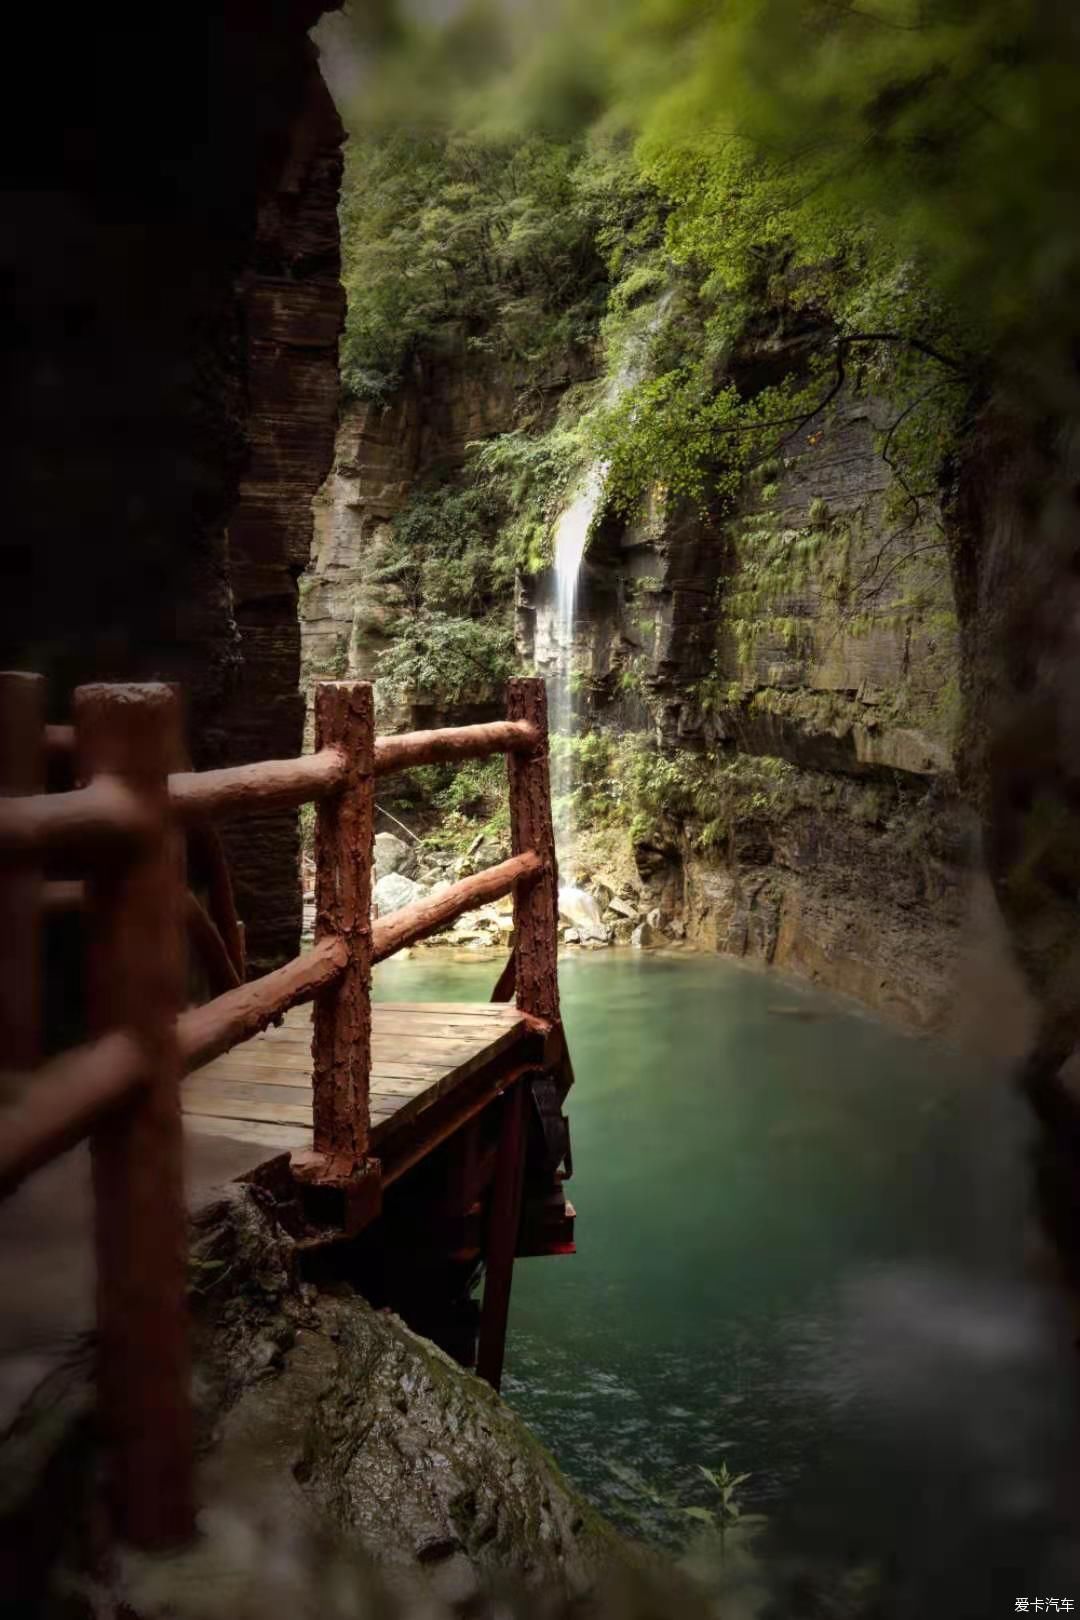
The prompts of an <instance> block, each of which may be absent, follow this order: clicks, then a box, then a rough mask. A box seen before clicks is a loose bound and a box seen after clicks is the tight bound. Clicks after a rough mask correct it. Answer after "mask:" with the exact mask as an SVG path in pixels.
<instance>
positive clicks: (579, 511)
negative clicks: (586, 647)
mask: <svg viewBox="0 0 1080 1620" xmlns="http://www.w3.org/2000/svg"><path fill="white" fill-rule="evenodd" d="M606 472H607V467H606V465H605V464H604V463H603V462H597V463H595V464H594V465H593V466H592V467H590V468H589V470H588V472H587V473H586V475H585V479H584V482H583V483H582V484H581V486H580V488H579V489H578V492H577V494H576V495H575V496H574V498H573V500H572V501H571V502H570V504H569V505H568V506H567V507H565V508H564V509H563V511H562V513H561V514H560V516H559V520H558V522H557V523H556V525H555V536H554V551H555V622H554V626H553V640H554V643H555V653H556V657H557V660H558V662H557V667H556V674H555V678H554V681H553V682H552V686H553V690H552V705H551V711H552V712H551V729H552V730H553V731H554V733H555V735H556V736H557V737H563V738H569V737H571V736H573V733H574V692H573V667H574V621H575V616H576V612H577V596H578V580H579V579H580V577H581V564H582V560H583V558H584V556H585V544H586V541H587V540H588V538H589V529H590V528H591V526H592V521H593V518H594V517H595V516H596V512H597V508H598V507H599V505H600V501H601V499H602V497H603V493H604V476H605V474H606ZM570 787H571V770H570V756H569V754H568V753H565V752H562V751H561V750H560V752H559V753H558V754H557V755H556V757H555V760H554V769H553V773H552V788H553V789H554V793H555V797H556V798H557V799H564V800H565V797H566V795H567V794H568V793H569V792H570ZM564 810H565V806H564Z"/></svg>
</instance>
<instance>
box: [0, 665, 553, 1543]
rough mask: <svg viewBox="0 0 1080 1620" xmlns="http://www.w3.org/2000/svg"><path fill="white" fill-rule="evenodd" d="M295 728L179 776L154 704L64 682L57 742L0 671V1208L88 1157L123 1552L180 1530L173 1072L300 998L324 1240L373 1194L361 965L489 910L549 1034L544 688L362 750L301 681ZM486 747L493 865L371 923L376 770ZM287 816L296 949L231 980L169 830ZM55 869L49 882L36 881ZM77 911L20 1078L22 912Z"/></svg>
mask: <svg viewBox="0 0 1080 1620" xmlns="http://www.w3.org/2000/svg"><path fill="white" fill-rule="evenodd" d="M315 718H316V751H315V752H314V753H313V754H311V755H309V756H307V757H306V758H301V759H293V760H273V761H265V762H263V763H262V764H256V765H245V766H240V767H236V768H233V769H228V770H217V771H203V772H196V771H190V770H183V769H177V765H178V764H179V763H182V762H183V760H184V758H185V754H184V749H183V739H182V735H181V725H180V710H179V699H178V695H177V693H176V692H175V691H174V690H173V689H172V688H171V687H168V686H163V685H133V686H100V685H99V686H85V687H81V688H80V689H79V690H78V691H77V692H76V693H75V699H74V726H73V727H72V728H69V727H65V726H48V727H47V726H45V725H44V723H43V719H44V683H43V682H42V680H41V678H40V677H37V676H33V675H24V674H3V675H0V792H2V793H3V794H4V795H5V797H3V798H2V799H0V940H2V941H3V950H4V952H5V956H4V960H3V963H2V968H3V971H2V972H0V1032H2V1038H3V1051H4V1059H3V1066H4V1068H5V1069H6V1070H7V1071H8V1073H7V1077H6V1078H7V1092H8V1096H9V1098H10V1099H12V1100H9V1101H8V1103H7V1105H6V1106H5V1107H3V1108H2V1109H0V1195H6V1194H8V1193H10V1192H11V1191H12V1190H13V1189H14V1188H16V1187H17V1186H18V1185H19V1184H20V1182H21V1181H22V1180H23V1179H25V1177H26V1176H28V1175H29V1174H31V1173H32V1172H33V1171H35V1170H37V1169H39V1168H40V1167H41V1166H43V1165H45V1164H46V1163H48V1162H49V1161H50V1160H51V1159H53V1158H55V1157H56V1156H57V1155H58V1154H59V1153H62V1152H63V1151H64V1150H65V1149H67V1148H69V1147H71V1146H72V1145H74V1144H75V1143H77V1142H79V1141H81V1140H84V1139H87V1138H88V1139H89V1141H90V1146H91V1154H92V1160H93V1185H94V1202H95V1226H96V1237H95V1242H96V1260H97V1271H98V1360H99V1405H100V1410H101V1415H102V1419H103V1423H104V1428H105V1432H106V1434H107V1436H108V1438H109V1442H110V1451H111V1482H112V1497H113V1501H114V1506H115V1513H116V1523H117V1529H118V1532H119V1534H120V1535H121V1536H123V1537H124V1538H125V1539H127V1540H129V1541H131V1542H133V1543H135V1544H136V1545H141V1546H146V1547H158V1546H164V1545H168V1544H170V1543H174V1542H177V1541H180V1540H183V1539H184V1538H185V1537H186V1536H187V1535H189V1534H190V1532H191V1528H192V1522H193V1501H192V1420H191V1410H190V1366H189V1350H188V1330H187V1314H186V1213H185V1206H184V1198H183V1185H182V1148H183V1142H182V1124H181V1113H180V1081H181V1078H182V1076H183V1074H185V1073H187V1072H190V1071H191V1070H192V1069H195V1068H198V1067H199V1066H200V1065H201V1064H204V1063H206V1062H208V1061H210V1059H212V1058H214V1057H216V1056H218V1055H219V1054H221V1053H223V1052H226V1051H228V1050H229V1049H230V1048H231V1047H233V1046H236V1045H237V1044H238V1043H240V1042H242V1041H245V1040H248V1039H249V1038H250V1037H251V1036H253V1035H255V1034H257V1033H258V1032H259V1031H260V1030H263V1029H265V1028H266V1027H267V1025H269V1024H270V1023H272V1022H274V1021H275V1020H278V1019H280V1018H281V1017H282V1016H283V1015H284V1013H286V1012H287V1011H288V1010H289V1008H291V1007H294V1006H296V1005H298V1004H299V1003H302V1002H305V1001H313V1002H314V1037H313V1045H312V1050H313V1128H314V1129H313V1149H312V1151H311V1152H310V1153H307V1154H302V1155H300V1154H297V1155H294V1156H293V1168H294V1173H295V1174H296V1176H297V1178H298V1180H299V1181H300V1182H301V1183H304V1184H312V1183H313V1184H315V1185H317V1186H319V1187H321V1188H326V1187H331V1188H336V1189H339V1190H340V1191H341V1192H342V1193H343V1194H344V1198H343V1208H344V1211H345V1222H344V1224H345V1229H346V1231H355V1230H358V1229H359V1228H360V1227H361V1226H362V1225H363V1224H364V1223H365V1221H366V1220H367V1219H370V1218H371V1216H372V1215H373V1214H375V1213H377V1211H378V1208H379V1202H380V1197H381V1181H380V1167H379V1165H378V1162H377V1161H376V1160H375V1159H373V1158H372V1157H371V1155H370V1153H369V1146H370V1118H369V1107H368V1089H369V1074H370V1062H371V969H372V965H373V964H374V963H375V962H379V961H382V960H383V959H384V958H385V957H387V956H390V955H391V954H392V953H393V952H394V951H397V950H400V949H401V948H402V947H403V946H406V945H409V944H412V943H414V942H415V941H417V940H420V939H423V938H424V937H426V936H427V935H429V934H431V933H432V932H434V931H436V930H437V929H439V928H441V927H444V926H446V925H447V924H448V923H450V922H452V921H453V920H454V919H455V918H456V917H459V916H461V915H462V914H463V913H464V912H466V911H468V910H470V909H472V908H473V907H475V906H478V905H481V904H485V903H487V902H490V901H492V900H495V899H498V898H500V897H502V896H505V895H507V894H511V893H512V894H513V896H514V911H515V940H516V944H515V953H514V964H515V977H516V992H517V1001H518V1005H519V1007H520V1008H521V1010H522V1012H523V1013H524V1014H526V1015H527V1016H528V1017H529V1018H530V1019H531V1020H533V1021H535V1023H536V1026H537V1028H538V1029H540V1030H543V1031H547V1032H550V1033H553V1034H557V1031H558V1018H559V1004H558V985H557V977H556V949H557V902H556V882H557V874H556V869H555V855H554V840H553V836H552V827H551V807H550V790H549V780H548V753H547V712H546V698H545V692H544V685H543V682H542V681H539V680H526V679H522V680H514V681H511V682H510V683H509V687H508V714H507V719H506V720H505V721H500V722H497V723H495V724H492V725H485V726H462V727H453V728H449V729H446V730H439V731H428V732H415V733H409V734H407V735H404V736H398V737H381V738H377V737H376V736H375V723H374V703H373V696H372V691H371V688H370V686H368V685H366V684H365V683H362V682H346V681H333V682H323V683H320V684H319V685H318V686H317V688H316V692H315ZM497 752H505V753H506V754H507V758H508V762H509V791H510V821H511V835H512V849H513V853H512V855H511V858H510V859H509V860H506V861H503V862H502V863H500V864H499V865H497V866H494V867H492V868H490V869H489V870H488V871H485V872H480V873H477V874H476V875H475V876H472V877H468V878H464V879H462V881H461V882H459V883H456V884H453V885H452V886H451V887H450V888H449V889H447V890H446V891H445V892H444V893H443V894H441V895H439V896H435V897H431V898H427V899H424V900H420V901H418V902H417V903H416V904H414V905H411V906H407V907H405V908H403V909H402V910H400V911H398V912H395V913H393V914H392V915H391V916H389V917H386V918H379V919H378V920H377V921H376V922H375V923H374V925H373V924H372V920H371V875H372V865H373V842H374V815H375V798H374V791H375V779H376V777H377V776H380V775H385V774H389V773H391V772H396V771H400V770H403V769H406V768H408V767H409V766H413V765H424V764H431V763H434V762H446V761H456V760H461V759H471V758H481V757H484V756H486V755H490V754H493V753H497ZM55 755H59V756H65V755H66V756H68V757H70V758H71V759H72V760H73V762H74V774H75V777H76V779H77V780H79V781H81V782H82V783H83V785H82V786H76V787H72V788H70V789H67V790H64V791H60V792H55V793H49V794H46V793H44V792H42V787H43V784H44V773H45V762H46V759H47V758H48V757H51V756H55ZM311 801H314V802H315V804H316V806H317V816H316V832H315V849H316V930H315V943H314V947H313V948H312V949H311V950H308V951H306V952H304V953H302V954H301V955H300V956H297V957H296V958H295V959H294V960H292V961H291V962H289V963H287V964H286V966H284V967H282V968H279V969H278V970H277V971H276V972H274V973H269V974H267V975H266V976H265V977H263V978H261V979H257V980H255V981H252V982H250V983H241V982H239V980H240V972H241V971H242V945H241V944H240V943H239V941H240V939H241V936H240V934H239V930H238V929H237V930H235V937H230V938H229V939H228V940H227V939H225V938H224V937H223V934H222V929H221V928H219V927H218V926H217V925H216V924H215V923H214V922H213V921H212V920H211V919H209V918H207V917H205V914H204V918H203V919H202V920H200V919H198V918H195V926H194V927H193V926H192V924H193V910H192V896H191V895H190V894H189V892H188V890H187V886H186V881H185V875H184V864H185V842H186V840H185V832H187V834H188V838H190V837H191V836H192V835H193V834H194V833H199V834H200V835H202V836H205V834H206V832H207V823H208V822H209V820H211V819H220V818H224V817H230V816H238V815H245V814H250V813H255V812H258V811H264V810H270V809H277V810H280V809H287V808H292V807H295V806H298V805H301V804H305V803H308V802H311ZM56 862H60V863H62V866H63V868H64V870H65V873H66V875H65V877H64V878H63V879H60V880H56V879H55V878H52V879H50V869H51V868H52V867H53V865H54V864H55V863H56ZM73 871H77V874H78V875H77V876H72V872H73ZM225 882H226V885H227V876H226V878H225ZM228 903H229V905H231V898H230V899H229V902H228ZM195 904H196V905H198V902H195ZM75 905H77V906H80V907H82V908H83V910H84V912H85V915H86V919H87V929H86V939H87V964H86V975H87V992H88V993H87V1005H88V1023H89V1028H88V1031H87V1035H88V1039H87V1041H86V1044H84V1045H83V1046H81V1047H79V1048H77V1049H76V1050H74V1051H69V1052H65V1053H63V1054H61V1055H60V1056H57V1057H53V1058H51V1059H50V1060H49V1061H47V1062H44V1063H42V1062H41V1061H40V1057H41V1050H42V1030H41V985H40V977H39V976H40V971H41V969H40V964H41V931H42V922H43V916H44V913H45V912H46V911H47V910H50V909H56V908H59V907H66V906H75ZM199 909H200V910H201V907H200V908H199ZM226 910H227V908H226ZM207 927H208V928H209V929H210V930H211V931H212V934H213V935H214V936H215V937H216V940H217V944H216V945H214V944H213V941H211V945H210V954H211V955H220V956H221V958H222V959H221V960H219V962H218V980H217V982H222V981H224V982H225V983H226V984H228V985H229V986H230V987H229V988H227V989H225V990H224V992H223V993H222V994H219V995H217V996H216V997H215V998H214V999H213V1000H211V1001H208V1002H206V1003H205V1004H203V1005H201V1006H196V1007H191V1008H187V1009H185V1008H184V1006H183V1002H184V999H185V986H186V971H185V939H189V940H195V941H196V942H197V941H198V940H199V938H200V937H202V938H203V941H204V944H205V942H206V939H207V938H209V935H208V934H207ZM224 932H225V934H229V933H230V929H229V927H228V926H226V927H225V929H224ZM218 947H220V951H219V949H218ZM516 1106H517V1105H516ZM511 1252H512V1251H511Z"/></svg>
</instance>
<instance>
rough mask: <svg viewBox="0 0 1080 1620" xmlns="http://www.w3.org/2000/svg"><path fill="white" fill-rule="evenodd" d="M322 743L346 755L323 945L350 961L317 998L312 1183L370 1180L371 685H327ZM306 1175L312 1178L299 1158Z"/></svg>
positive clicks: (321, 882) (323, 904) (321, 857)
mask: <svg viewBox="0 0 1080 1620" xmlns="http://www.w3.org/2000/svg"><path fill="white" fill-rule="evenodd" d="M315 746H316V748H317V749H328V748H337V749H338V750H340V752H341V753H342V754H343V755H344V757H345V762H346V764H345V778H344V782H343V783H342V785H341V787H340V788H339V789H338V790H337V792H336V793H334V794H332V795H330V796H328V797H327V798H324V799H322V800H321V801H320V803H319V807H318V815H317V819H316V823H315V942H316V944H318V943H319V942H320V940H323V939H325V938H326V937H327V936H328V935H329V936H336V937H337V938H338V939H340V940H342V941H343V942H344V944H345V946H346V949H347V951H348V963H347V966H346V968H345V971H344V973H342V975H341V977H340V978H339V979H338V980H337V981H336V982H335V983H334V984H332V985H331V986H329V988H327V989H325V990H321V991H320V992H319V994H318V995H317V996H316V998H315V1035H314V1043H313V1048H312V1050H313V1053H314V1060H315V1061H314V1124H315V1141H314V1148H315V1162H314V1164H313V1165H312V1167H311V1169H312V1172H313V1174H312V1177H311V1178H312V1179H314V1180H318V1181H323V1182H326V1181H332V1182H333V1181H337V1182H347V1181H350V1180H355V1179H357V1177H358V1176H360V1175H362V1173H363V1167H364V1161H365V1159H366V1156H367V1150H368V1137H369V1130H370V1115H369V1107H368V1088H369V1083H370V1071H371V948H372V947H371V868H372V863H373V860H374V840H375V699H374V694H373V692H372V688H371V686H370V685H369V684H368V683H367V682H366V681H320V682H319V684H318V685H317V686H316V688H315ZM297 1168H298V1169H299V1170H300V1171H301V1173H303V1174H305V1175H307V1174H308V1173H309V1172H308V1170H307V1169H306V1167H305V1166H304V1165H303V1162H302V1161H300V1160H299V1159H298V1161H297Z"/></svg>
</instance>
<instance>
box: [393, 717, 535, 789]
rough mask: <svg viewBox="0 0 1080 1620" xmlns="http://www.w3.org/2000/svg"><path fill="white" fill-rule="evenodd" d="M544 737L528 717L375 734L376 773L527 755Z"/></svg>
mask: <svg viewBox="0 0 1080 1620" xmlns="http://www.w3.org/2000/svg"><path fill="white" fill-rule="evenodd" d="M541 740H542V739H541V735H540V732H539V731H538V730H537V728H536V727H535V726H534V725H531V724H530V723H529V722H528V721H527V720H493V721H491V722H490V724H488V725H483V726H446V727H444V728H443V729H442V730H437V731H403V732H401V734H400V735H399V736H396V737H376V739H375V775H376V776H392V775H393V774H394V773H395V772H397V771H405V770H409V769H411V768H412V766H414V765H456V764H457V763H458V761H459V760H462V759H486V758H487V756H488V755H489V754H527V753H529V752H530V750H532V749H534V748H536V747H538V746H539V744H540V742H541Z"/></svg>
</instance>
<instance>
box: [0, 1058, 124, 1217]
mask: <svg viewBox="0 0 1080 1620" xmlns="http://www.w3.org/2000/svg"><path fill="white" fill-rule="evenodd" d="M145 1079H146V1060H145V1057H144V1055H143V1052H142V1049H141V1048H140V1046H139V1044H138V1042H137V1041H135V1040H134V1039H133V1038H132V1037H131V1036H130V1035H129V1034H127V1033H126V1032H125V1031H123V1030H114V1031H113V1032H112V1033H111V1034H109V1035H102V1036H101V1037H100V1039H99V1040H96V1041H93V1042H92V1043H90V1044H89V1045H87V1046H79V1047H76V1048H75V1049H74V1050H73V1051H71V1052H64V1053H62V1054H61V1055H60V1056H59V1057H56V1058H53V1060H52V1061H51V1062H50V1063H47V1064H45V1066H44V1067H43V1068H39V1069H35V1071H34V1073H33V1074H32V1075H28V1076H20V1077H19V1078H17V1079H15V1080H12V1079H11V1077H8V1078H7V1082H6V1084H7V1085H8V1086H9V1087H10V1088H11V1089H12V1090H14V1091H15V1092H16V1100H15V1101H13V1102H12V1103H10V1104H9V1105H8V1106H7V1107H5V1108H3V1109H0V1197H6V1196H7V1195H8V1194H9V1193H12V1192H14V1190H15V1188H16V1187H17V1186H18V1185H19V1183H20V1182H22V1181H24V1180H25V1179H26V1177H27V1176H28V1175H31V1174H32V1173H33V1171H35V1170H40V1169H41V1168H42V1166H43V1165H46V1164H48V1163H49V1161H50V1160H52V1159H55V1158H56V1157H57V1156H58V1155H59V1154H61V1153H65V1152H66V1151H67V1149H68V1148H71V1147H74V1146H75V1144H76V1143H77V1142H81V1141H82V1140H83V1138H84V1137H85V1136H89V1135H90V1133H91V1132H92V1131H93V1130H94V1129H95V1128H96V1126H98V1125H99V1124H100V1123H101V1121H102V1119H103V1118H104V1117H105V1115H106V1114H109V1113H111V1112H112V1110H113V1109H115V1108H117V1107H118V1106H119V1105H120V1104H121V1103H124V1102H127V1101H128V1100H129V1098H130V1097H131V1095H132V1093H133V1092H134V1091H136V1090H137V1089H138V1087H139V1086H141V1085H142V1084H143V1082H144V1081H145Z"/></svg>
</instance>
